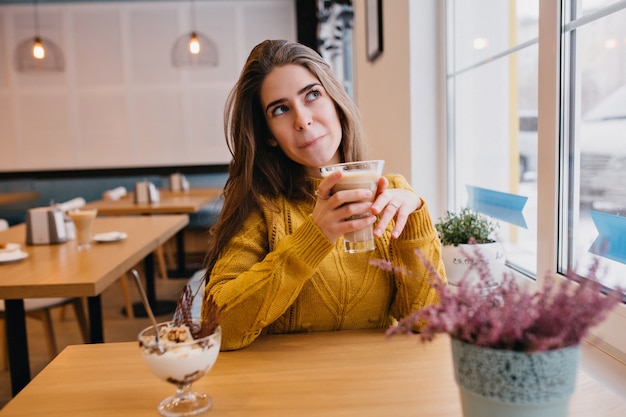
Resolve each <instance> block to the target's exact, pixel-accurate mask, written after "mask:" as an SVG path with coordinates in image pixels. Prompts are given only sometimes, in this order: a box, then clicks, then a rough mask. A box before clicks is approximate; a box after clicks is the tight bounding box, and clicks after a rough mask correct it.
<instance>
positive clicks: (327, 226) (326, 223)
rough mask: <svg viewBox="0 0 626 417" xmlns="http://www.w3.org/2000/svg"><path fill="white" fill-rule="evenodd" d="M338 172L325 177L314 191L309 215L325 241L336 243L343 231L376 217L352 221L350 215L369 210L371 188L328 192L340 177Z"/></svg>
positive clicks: (368, 223)
mask: <svg viewBox="0 0 626 417" xmlns="http://www.w3.org/2000/svg"><path fill="white" fill-rule="evenodd" d="M342 175H343V174H342V173H341V172H340V171H337V172H333V173H332V174H331V175H329V176H328V177H326V178H325V179H324V180H323V181H322V182H321V184H320V186H319V188H318V190H317V195H318V198H317V202H316V203H315V207H314V208H313V213H312V214H311V218H312V219H313V222H315V224H316V225H317V226H318V227H319V228H320V229H321V230H322V232H323V233H324V234H325V235H326V237H327V238H328V240H330V241H331V242H333V243H334V242H336V241H337V239H339V237H341V236H343V235H344V234H345V233H348V232H354V231H355V230H359V229H363V228H364V227H366V226H369V225H370V224H374V222H375V221H376V216H374V215H370V216H366V217H364V218H360V219H354V220H351V219H350V217H352V216H355V215H362V214H365V213H367V212H368V211H370V208H371V206H372V202H371V200H372V193H373V191H370V190H365V189H354V190H342V191H338V192H336V193H335V194H332V195H331V190H332V188H333V187H334V186H335V184H337V183H338V182H339V181H340V180H341V177H342Z"/></svg>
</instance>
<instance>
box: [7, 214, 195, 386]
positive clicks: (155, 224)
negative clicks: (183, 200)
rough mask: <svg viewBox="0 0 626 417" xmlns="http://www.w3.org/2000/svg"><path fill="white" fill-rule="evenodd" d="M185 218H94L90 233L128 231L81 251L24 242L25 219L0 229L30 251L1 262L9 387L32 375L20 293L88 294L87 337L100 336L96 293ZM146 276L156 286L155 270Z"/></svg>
mask: <svg viewBox="0 0 626 417" xmlns="http://www.w3.org/2000/svg"><path fill="white" fill-rule="evenodd" d="M188 222H189V217H188V216H187V215H167V216H147V217H136V216H130V217H105V218H96V220H95V223H94V233H101V232H109V231H120V232H126V233H127V235H128V237H127V238H126V239H125V240H122V241H119V242H114V243H106V244H104V243H103V244H93V245H92V247H91V248H90V249H88V250H83V251H80V252H79V251H78V249H77V245H76V241H75V240H72V241H69V242H65V243H61V244H56V245H33V246H27V245H26V244H25V238H26V228H25V225H24V224H20V225H17V226H13V227H11V228H9V229H8V230H6V231H3V232H0V242H5V243H6V242H14V243H20V244H21V245H22V250H24V251H25V252H27V253H28V255H29V256H28V258H26V259H24V260H22V261H20V262H17V263H13V264H3V265H0V298H1V299H4V300H5V304H6V306H5V307H6V326H7V335H9V337H8V342H9V343H8V345H9V346H8V353H9V365H10V369H11V383H12V387H13V393H14V394H15V393H17V392H19V391H20V390H21V389H22V388H23V387H24V385H26V384H27V383H28V381H29V380H30V367H29V360H28V344H27V340H26V323H25V315H24V302H23V299H24V298H47V297H87V300H88V303H87V305H88V310H89V320H90V335H91V341H92V342H102V341H103V339H104V336H103V329H102V307H101V302H100V294H101V293H102V292H103V291H104V290H105V289H106V288H107V287H109V286H110V285H111V284H112V283H114V282H115V281H117V279H119V277H120V276H121V275H122V274H124V273H126V272H127V271H128V270H130V269H131V268H132V267H133V266H135V265H136V264H137V263H139V262H141V261H142V260H143V259H144V258H146V257H150V256H151V254H152V252H154V250H155V249H156V248H157V247H158V246H159V245H161V244H163V243H164V242H166V241H167V240H168V239H170V238H171V237H172V236H174V235H175V234H176V233H177V232H178V231H179V230H181V229H182V228H183V227H185V226H186V225H187V223H188ZM150 263H151V262H147V264H150ZM146 281H147V283H148V284H149V283H150V281H152V288H154V282H153V281H154V276H153V274H152V276H149V274H148V273H146ZM147 286H148V285H147Z"/></svg>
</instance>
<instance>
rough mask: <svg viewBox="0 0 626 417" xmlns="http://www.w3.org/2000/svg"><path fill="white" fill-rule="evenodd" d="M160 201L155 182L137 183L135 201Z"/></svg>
mask: <svg viewBox="0 0 626 417" xmlns="http://www.w3.org/2000/svg"><path fill="white" fill-rule="evenodd" d="M158 202H159V191H158V190H157V189H156V187H155V186H154V184H153V183H151V182H149V181H140V182H138V183H136V184H135V203H136V204H152V203H158Z"/></svg>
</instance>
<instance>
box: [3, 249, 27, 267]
mask: <svg viewBox="0 0 626 417" xmlns="http://www.w3.org/2000/svg"><path fill="white" fill-rule="evenodd" d="M26 258H28V253H26V252H22V251H21V250H13V251H10V252H7V251H4V252H0V264H10V263H13V262H17V261H21V260H22V259H26Z"/></svg>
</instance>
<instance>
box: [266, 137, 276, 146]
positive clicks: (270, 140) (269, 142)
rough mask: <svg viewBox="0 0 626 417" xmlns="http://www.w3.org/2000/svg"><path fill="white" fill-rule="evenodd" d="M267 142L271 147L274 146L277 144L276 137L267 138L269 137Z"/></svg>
mask: <svg viewBox="0 0 626 417" xmlns="http://www.w3.org/2000/svg"><path fill="white" fill-rule="evenodd" d="M267 144H268V145H270V146H272V147H276V146H278V142H276V139H274V138H269V139H268V140H267Z"/></svg>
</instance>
